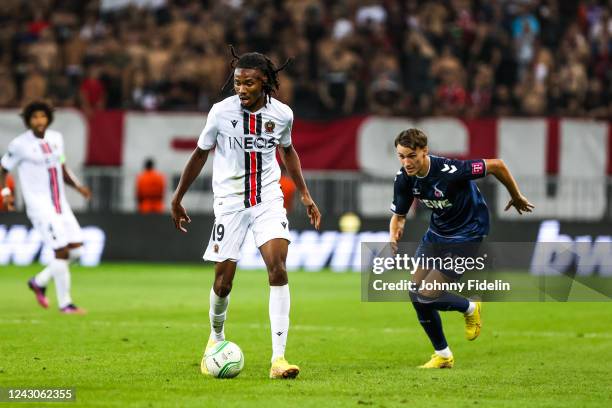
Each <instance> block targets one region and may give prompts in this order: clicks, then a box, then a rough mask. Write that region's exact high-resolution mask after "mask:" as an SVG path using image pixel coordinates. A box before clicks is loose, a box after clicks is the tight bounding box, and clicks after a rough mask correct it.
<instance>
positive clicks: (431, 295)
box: [417, 289, 440, 303]
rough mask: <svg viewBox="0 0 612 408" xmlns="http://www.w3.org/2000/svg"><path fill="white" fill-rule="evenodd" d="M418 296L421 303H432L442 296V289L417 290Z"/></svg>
mask: <svg viewBox="0 0 612 408" xmlns="http://www.w3.org/2000/svg"><path fill="white" fill-rule="evenodd" d="M417 293H418V294H417V297H418V298H419V301H420V302H421V303H430V302H433V301H435V300H436V299H437V298H439V297H440V291H437V290H426V289H421V290H419V291H418V292H417Z"/></svg>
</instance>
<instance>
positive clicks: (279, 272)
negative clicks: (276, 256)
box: [268, 262, 288, 286]
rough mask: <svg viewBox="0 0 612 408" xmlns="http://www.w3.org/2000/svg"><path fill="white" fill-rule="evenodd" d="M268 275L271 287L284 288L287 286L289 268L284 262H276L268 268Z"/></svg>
mask: <svg viewBox="0 0 612 408" xmlns="http://www.w3.org/2000/svg"><path fill="white" fill-rule="evenodd" d="M268 275H269V281H270V285H274V286H282V285H286V284H287V282H288V279H287V268H286V267H285V264H284V263H283V262H275V263H274V264H272V265H270V267H269V268H268Z"/></svg>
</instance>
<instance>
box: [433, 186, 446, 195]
mask: <svg viewBox="0 0 612 408" xmlns="http://www.w3.org/2000/svg"><path fill="white" fill-rule="evenodd" d="M433 189H434V196H436V198H442V197H444V192H443V191H442V190H440V189H439V188H438V184H436V185H435V186H433Z"/></svg>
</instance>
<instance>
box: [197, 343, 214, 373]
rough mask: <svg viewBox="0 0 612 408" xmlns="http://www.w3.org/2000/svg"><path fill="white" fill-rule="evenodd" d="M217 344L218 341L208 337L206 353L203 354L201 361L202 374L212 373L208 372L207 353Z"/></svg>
mask: <svg viewBox="0 0 612 408" xmlns="http://www.w3.org/2000/svg"><path fill="white" fill-rule="evenodd" d="M216 344H217V341H216V340H215V339H213V338H212V337H211V338H209V339H208V343H207V344H206V349H204V355H203V356H202V362H201V363H200V371H202V374H204V375H210V373H209V372H208V367H206V353H208V351H209V350H210V349H212V348H213V347H215V345H216Z"/></svg>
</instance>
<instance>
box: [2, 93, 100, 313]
mask: <svg viewBox="0 0 612 408" xmlns="http://www.w3.org/2000/svg"><path fill="white" fill-rule="evenodd" d="M22 116H23V121H24V123H25V125H26V127H27V128H28V131H27V132H25V133H22V134H21V135H19V136H17V137H16V138H15V139H13V140H12V141H11V143H10V144H9V146H8V150H7V152H6V153H5V154H4V156H2V160H1V161H0V187H4V188H2V196H3V198H4V202H5V205H6V206H7V208H8V210H9V211H11V210H14V209H15V207H14V205H13V203H14V197H13V196H12V193H11V191H10V190H9V189H7V188H6V187H5V178H6V177H5V176H6V174H7V173H8V172H10V171H13V170H17V171H18V172H19V182H20V187H21V191H22V192H23V198H24V201H25V204H26V212H27V214H28V218H29V219H30V221H31V222H32V225H33V226H34V228H36V230H37V231H38V233H39V234H40V236H41V238H42V240H43V242H44V243H45V244H46V245H47V246H49V247H50V248H52V249H53V250H54V251H55V258H54V259H53V260H52V261H51V262H50V263H49V264H48V265H47V267H46V268H45V269H43V270H42V271H41V272H40V273H38V274H37V275H36V276H34V277H33V278H32V279H30V280H29V281H28V286H29V287H30V289H31V290H32V291H33V292H34V295H35V296H36V300H37V301H38V303H39V304H40V305H41V306H42V307H44V308H48V307H49V301H48V299H47V297H46V296H45V290H46V287H47V284H48V283H49V281H50V280H51V279H54V281H55V290H56V293H57V302H58V307H59V309H60V312H62V313H65V314H84V313H85V310H83V309H81V308H79V307H77V306H76V305H75V304H74V303H73V302H72V297H71V295H70V269H69V263H70V262H71V261H75V260H77V259H78V258H79V257H80V255H81V251H82V245H83V238H82V234H81V227H80V226H79V223H78V222H77V220H76V218H75V217H74V214H73V213H72V210H71V209H70V206H69V204H68V201H67V200H66V197H65V195H64V188H65V187H64V184H67V185H69V186H71V187H73V188H75V189H76V190H77V191H78V192H79V193H81V194H82V195H83V196H84V197H85V198H87V199H89V198H90V197H91V192H90V191H89V189H88V188H87V187H85V186H83V185H81V184H80V183H79V182H78V180H77V179H76V177H75V176H74V175H73V174H72V172H71V171H70V170H69V169H68V168H67V167H66V164H65V158H64V138H63V136H62V134H61V133H59V132H56V131H54V130H51V129H48V127H49V125H50V124H51V122H52V121H53V109H52V108H51V106H50V105H49V104H47V103H46V102H42V101H35V102H32V103H30V104H28V105H27V106H26V107H25V108H24V110H23V113H22Z"/></svg>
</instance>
